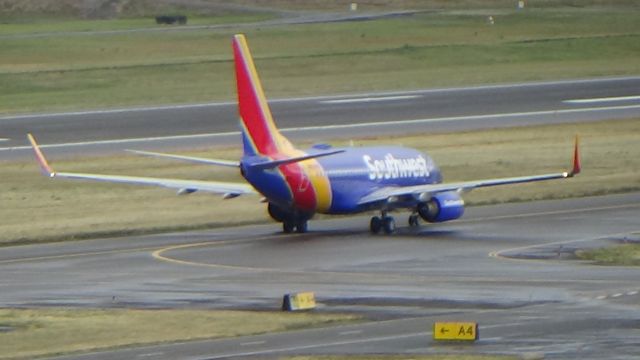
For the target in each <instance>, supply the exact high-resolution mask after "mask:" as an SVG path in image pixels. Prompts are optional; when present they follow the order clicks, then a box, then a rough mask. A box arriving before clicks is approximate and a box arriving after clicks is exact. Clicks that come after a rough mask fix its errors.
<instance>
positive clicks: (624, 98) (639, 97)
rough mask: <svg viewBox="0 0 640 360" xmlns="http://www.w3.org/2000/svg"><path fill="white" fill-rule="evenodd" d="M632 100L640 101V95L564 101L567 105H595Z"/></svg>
mask: <svg viewBox="0 0 640 360" xmlns="http://www.w3.org/2000/svg"><path fill="white" fill-rule="evenodd" d="M632 100H640V95H636V96H618V97H606V98H594V99H572V100H565V101H563V103H566V104H594V103H603V102H616V101H632Z"/></svg>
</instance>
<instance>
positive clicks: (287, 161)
mask: <svg viewBox="0 0 640 360" xmlns="http://www.w3.org/2000/svg"><path fill="white" fill-rule="evenodd" d="M344 151H345V150H334V151H327V152H323V153H316V154H310V155H304V156H298V157H292V158H287V159H280V160H272V161H265V162H261V163H257V164H251V165H249V166H250V167H252V168H256V169H263V170H264V169H272V168H275V167H278V166H280V165H286V164H291V163H296V162H300V161H305V160H309V159H315V158H319V157H323V156H330V155H335V154H339V153H343V152H344Z"/></svg>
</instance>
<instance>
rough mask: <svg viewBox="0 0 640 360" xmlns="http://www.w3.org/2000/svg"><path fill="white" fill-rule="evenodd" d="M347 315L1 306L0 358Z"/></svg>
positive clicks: (239, 332)
mask: <svg viewBox="0 0 640 360" xmlns="http://www.w3.org/2000/svg"><path fill="white" fill-rule="evenodd" d="M357 319H358V318H357V317H356V316H352V315H338V314H318V313H281V312H259V311H217V310H216V311H212V310H139V309H77V308H64V309H57V308H45V309H0V326H2V327H4V328H5V329H9V331H3V332H0V359H16V358H34V357H41V356H53V355H59V354H65V353H72V352H88V351H96V350H104V349H108V348H115V347H125V346H133V345H143V344H158V343H168V342H177V341H192V340H198V339H213V338H225V337H236V336H246V335H255V334H263V333H268V332H278V331H288V330H293V329H303V328H309V327H314V326H322V325H327V324H335V323H343V322H350V321H355V320H357Z"/></svg>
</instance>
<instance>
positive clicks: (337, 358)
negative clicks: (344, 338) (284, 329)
mask: <svg viewBox="0 0 640 360" xmlns="http://www.w3.org/2000/svg"><path fill="white" fill-rule="evenodd" d="M517 359H520V357H518V356H513V355H473V354H455V355H318V356H293V357H281V358H280V360H517Z"/></svg>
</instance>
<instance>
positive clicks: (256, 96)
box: [233, 34, 293, 156]
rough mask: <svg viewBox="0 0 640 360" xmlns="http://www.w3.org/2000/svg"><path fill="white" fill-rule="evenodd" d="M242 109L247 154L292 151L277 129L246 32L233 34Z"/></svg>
mask: <svg viewBox="0 0 640 360" xmlns="http://www.w3.org/2000/svg"><path fill="white" fill-rule="evenodd" d="M233 56H234V60H235V68H236V81H237V89H238V108H239V111H240V118H241V120H242V121H241V125H242V140H243V143H244V152H245V155H265V156H271V155H274V154H282V153H289V152H291V150H293V146H292V145H291V143H290V142H289V141H288V140H287V139H286V138H285V137H284V136H282V135H281V134H280V132H279V131H278V129H277V128H276V125H275V123H274V122H273V118H272V117H271V110H270V109H269V105H268V104H267V99H266V98H265V96H264V92H263V91H262V85H261V83H260V79H259V78H258V73H257V71H256V67H255V65H254V64H253V58H252V57H251V52H250V51H249V46H248V45H247V40H246V39H245V37H244V35H241V34H240V35H235V36H234V37H233Z"/></svg>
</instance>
